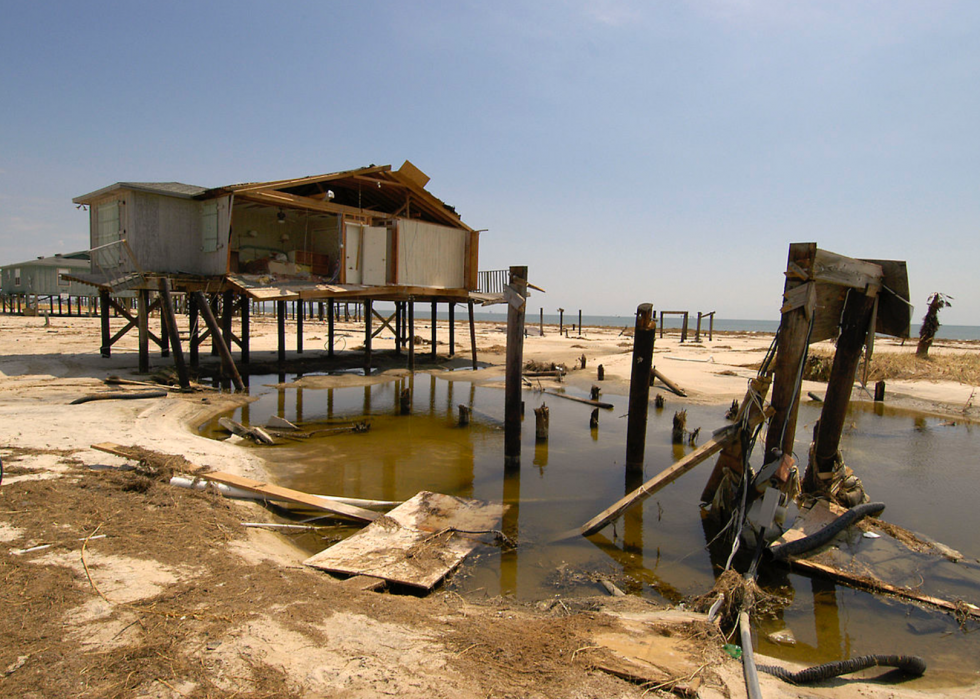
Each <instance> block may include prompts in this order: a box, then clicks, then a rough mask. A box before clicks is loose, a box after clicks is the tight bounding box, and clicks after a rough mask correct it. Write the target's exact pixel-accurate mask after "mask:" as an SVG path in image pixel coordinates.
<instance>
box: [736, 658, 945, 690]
mask: <svg viewBox="0 0 980 699" xmlns="http://www.w3.org/2000/svg"><path fill="white" fill-rule="evenodd" d="M875 666H881V667H897V668H898V669H899V670H901V671H902V672H904V673H906V674H908V675H914V676H915V677H919V676H921V675H923V674H925V671H926V661H925V660H923V659H922V658H920V657H919V656H917V655H862V656H861V657H859V658H851V659H850V660H837V661H835V662H832V663H824V664H823V665H815V666H813V667H808V668H806V669H805V670H800V671H799V672H790V671H789V670H787V669H785V668H782V667H776V666H775V665H757V666H756V667H757V668H758V669H759V670H761V671H762V672H765V673H767V674H770V675H773V676H775V677H778V678H779V679H781V680H785V681H786V682H789V683H791V684H813V683H814V682H822V681H824V680H829V679H831V678H834V677H840V676H841V675H847V674H849V673H852V672H857V671H858V670H866V669H867V668H869V667H875Z"/></svg>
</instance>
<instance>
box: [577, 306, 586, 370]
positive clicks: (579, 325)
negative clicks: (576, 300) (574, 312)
mask: <svg viewBox="0 0 980 699" xmlns="http://www.w3.org/2000/svg"><path fill="white" fill-rule="evenodd" d="M578 334H579V335H584V334H585V333H583V332H582V309H581V308H580V309H578ZM582 368H583V369H584V368H585V367H582Z"/></svg>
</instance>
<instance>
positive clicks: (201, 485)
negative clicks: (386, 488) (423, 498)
mask: <svg viewBox="0 0 980 699" xmlns="http://www.w3.org/2000/svg"><path fill="white" fill-rule="evenodd" d="M170 485H175V486H177V487H178V488H189V489H191V490H204V489H205V488H206V487H208V485H212V486H214V487H215V488H217V490H218V492H219V493H221V494H222V495H224V496H225V497H226V498H232V499H234V500H277V501H279V498H275V497H272V496H268V495H260V494H258V493H253V492H252V491H250V490H245V489H244V488H236V487H235V486H233V485H225V484H224V483H216V482H215V481H209V480H207V476H206V475H205V476H201V477H200V478H190V477H188V476H174V477H173V478H171V479H170ZM312 497H315V498H320V499H322V500H324V501H326V502H342V503H344V504H346V505H354V506H355V507H364V508H373V509H378V510H390V509H391V508H393V507H397V506H398V505H400V504H401V503H400V502H397V501H393V500H364V499H361V498H345V497H340V496H337V495H312Z"/></svg>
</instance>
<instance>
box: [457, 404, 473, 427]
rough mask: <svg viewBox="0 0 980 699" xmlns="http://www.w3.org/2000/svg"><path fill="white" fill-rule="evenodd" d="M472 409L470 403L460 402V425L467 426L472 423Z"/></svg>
mask: <svg viewBox="0 0 980 699" xmlns="http://www.w3.org/2000/svg"><path fill="white" fill-rule="evenodd" d="M471 412H472V409H471V408H470V406H468V405H463V404H462V403H460V404H459V426H460V427H466V426H467V425H468V424H470V413H471Z"/></svg>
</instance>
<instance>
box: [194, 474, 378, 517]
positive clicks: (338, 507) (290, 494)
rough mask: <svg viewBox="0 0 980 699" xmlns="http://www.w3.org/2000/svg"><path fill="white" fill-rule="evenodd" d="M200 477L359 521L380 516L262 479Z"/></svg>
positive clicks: (215, 475) (206, 475)
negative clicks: (264, 481) (265, 481)
mask: <svg viewBox="0 0 980 699" xmlns="http://www.w3.org/2000/svg"><path fill="white" fill-rule="evenodd" d="M201 478H203V479H205V480H209V481H214V482H215V483H224V484H225V485H231V486H234V487H236V488H241V489H242V490H247V491H251V492H253V493H258V494H260V495H265V496H267V497H268V498H269V499H270V500H282V501H284V502H289V503H293V504H296V505H304V506H306V507H311V508H313V509H315V510H324V511H326V512H330V513H332V514H335V515H340V516H343V517H348V518H350V519H354V520H358V521H361V522H373V521H374V520H376V519H378V518H379V517H381V513H380V512H372V511H371V510H365V509H364V508H363V507H355V506H354V505H347V504H345V503H342V502H338V501H329V500H326V499H324V498H322V497H319V496H317V495H310V494H309V493H304V492H302V491H299V490H292V489H291V488H283V487H282V486H278V485H272V484H270V483H263V482H262V481H255V480H252V479H251V478H245V477H243V476H236V475H234V474H231V473H223V472H221V471H214V472H211V473H206V474H203V475H202V476H201Z"/></svg>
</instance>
